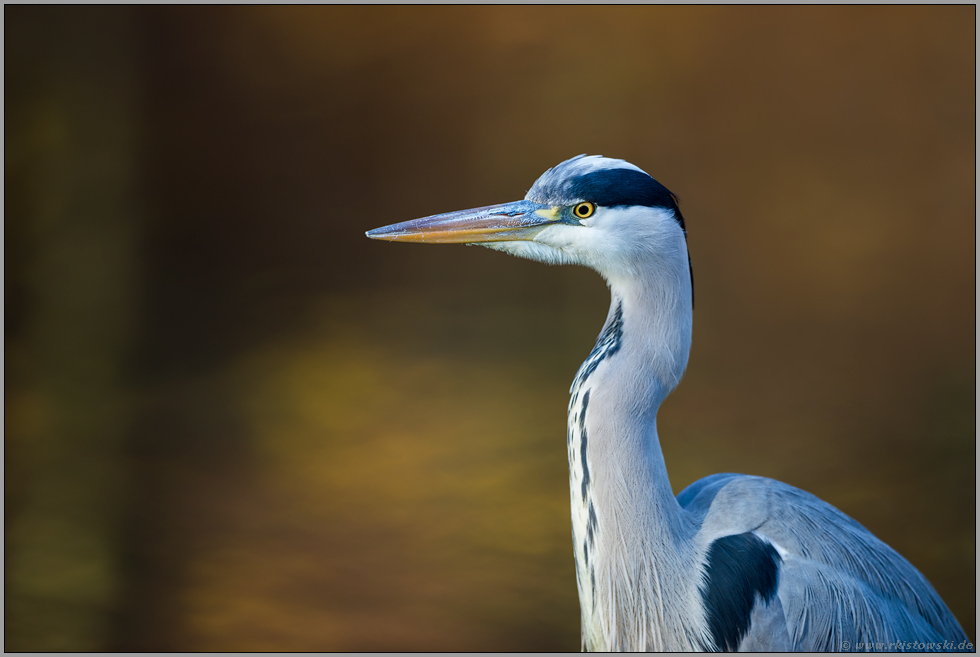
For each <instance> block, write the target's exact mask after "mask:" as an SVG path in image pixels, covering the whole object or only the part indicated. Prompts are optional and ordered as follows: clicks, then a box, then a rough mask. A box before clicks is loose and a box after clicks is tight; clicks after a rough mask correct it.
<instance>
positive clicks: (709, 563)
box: [677, 474, 965, 649]
mask: <svg viewBox="0 0 980 657" xmlns="http://www.w3.org/2000/svg"><path fill="white" fill-rule="evenodd" d="M677 499H678V503H679V504H680V505H681V507H682V508H684V509H685V510H686V511H688V513H690V514H691V516H692V517H693V519H694V520H695V522H696V523H699V529H698V531H697V536H696V538H695V541H696V543H697V544H698V545H700V549H701V550H703V555H704V563H705V578H706V589H705V592H706V594H707V592H708V591H709V590H710V587H711V583H712V581H713V580H714V581H715V586H718V587H723V588H724V589H726V590H727V589H730V588H732V586H733V584H732V583H731V582H728V581H727V580H728V578H726V576H725V574H724V573H725V569H726V568H727V569H728V570H731V566H728V565H726V564H727V562H731V561H732V560H733V559H737V560H740V563H739V564H738V565H737V568H741V569H742V570H744V571H745V573H744V574H743V575H741V578H742V579H741V585H742V587H743V588H745V587H746V586H747V587H749V590H752V591H753V592H754V593H755V594H758V595H759V597H760V598H761V600H757V601H756V602H757V603H758V602H760V601H764V600H765V598H766V595H765V592H766V591H767V590H768V589H767V583H768V581H769V580H768V577H769V574H768V572H769V571H772V572H775V574H776V576H777V578H778V584H777V587H778V597H779V600H780V602H781V607H782V610H781V611H782V612H783V613H785V615H786V625H787V627H788V628H789V629H790V633H791V635H793V640H794V643H797V644H798V645H800V644H799V642H800V641H801V640H804V639H805V637H804V635H809V636H810V638H813V637H815V636H816V634H813V633H812V632H805V631H803V630H802V629H801V628H804V627H809V628H810V629H811V630H817V629H818V626H820V627H822V626H821V622H824V621H825V622H826V624H828V625H827V628H823V629H828V628H831V627H835V628H843V627H845V626H848V625H849V624H851V625H852V626H853V628H854V630H855V631H857V632H858V633H859V634H860V633H861V632H865V633H868V632H870V634H876V635H882V636H889V635H891V633H893V632H894V631H896V630H898V629H902V630H903V632H902V633H905V631H906V630H907V632H908V633H909V634H914V635H918V636H927V635H929V634H930V633H935V636H942V637H944V638H954V637H962V636H965V635H963V631H962V629H960V627H959V625H958V624H957V622H956V620H955V618H954V617H953V615H952V614H951V613H950V612H949V610H948V608H947V607H946V606H945V604H944V603H943V601H942V600H941V599H940V597H939V595H938V594H937V593H936V592H935V590H934V589H933V588H932V586H931V585H930V584H929V582H928V580H926V578H925V577H923V576H922V574H921V573H919V571H918V570H916V569H915V567H914V566H912V564H911V563H909V562H908V561H907V560H906V559H905V558H904V557H902V556H901V555H900V554H899V553H898V552H896V551H895V550H893V549H892V548H891V547H889V546H888V545H887V544H885V543H884V542H883V541H881V540H879V539H878V538H877V537H876V536H874V535H873V534H872V533H871V532H869V531H868V530H867V529H865V528H864V527H863V526H862V525H861V524H860V523H858V522H857V521H856V520H854V519H853V518H851V517H850V516H848V515H847V514H845V513H844V512H842V511H840V510H839V509H837V508H835V507H834V506H833V505H831V504H828V503H827V502H824V501H823V500H821V499H820V498H818V497H816V496H814V495H812V494H810V493H807V492H806V491H803V490H800V489H798V488H795V487H793V486H790V485H788V484H784V483H782V482H779V481H775V480H773V479H766V478H764V477H752V476H747V475H736V474H722V475H713V476H711V477H707V478H705V479H702V480H700V481H698V482H695V483H694V484H692V485H691V486H689V487H688V488H687V489H685V490H684V491H682V492H681V493H680V494H679V495H678V496H677ZM738 537H742V538H738ZM748 537H753V538H751V539H750V538H748ZM743 543H744V545H743ZM767 549H769V550H772V552H767ZM767 555H771V556H767ZM777 557H778V558H777ZM750 567H751V568H750ZM736 588H737V586H736ZM735 594H737V591H736V593H731V592H729V593H726V595H735ZM742 595H744V594H742ZM818 600H819V601H820V602H817V601H818ZM706 602H707V600H706ZM813 604H816V605H817V607H816V608H813V607H812V605H813ZM754 606H755V607H756V610H758V607H759V605H758V604H756V605H754ZM751 609H752V608H751V607H750V608H749V610H750V611H751ZM815 609H819V610H820V612H821V613H820V614H818V615H816V616H815V615H813V613H814V610H815ZM848 609H850V610H851V611H848ZM855 609H857V610H861V609H863V610H865V612H867V613H865V612H861V613H857V612H856V611H854V610H855ZM865 616H867V617H865ZM871 628H874V629H875V631H871ZM927 629H928V631H926V630H927ZM801 632H802V633H801ZM750 634H751V633H750ZM817 634H820V635H821V636H824V638H826V636H830V635H827V634H826V633H825V632H823V630H820V631H818V632H817ZM831 634H833V633H832V632H831ZM844 634H849V633H848V632H845V633H844ZM825 635H826V636H825ZM839 638H840V637H839ZM841 640H843V639H841ZM804 643H806V641H804ZM821 645H822V644H821ZM811 647H813V646H811ZM815 649H827V647H826V646H825V647H823V648H815Z"/></svg>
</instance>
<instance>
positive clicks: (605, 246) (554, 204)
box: [367, 155, 687, 280]
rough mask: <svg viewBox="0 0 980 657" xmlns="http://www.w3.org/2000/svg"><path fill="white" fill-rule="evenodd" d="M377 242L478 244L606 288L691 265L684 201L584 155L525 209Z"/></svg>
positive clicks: (637, 173)
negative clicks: (578, 271)
mask: <svg viewBox="0 0 980 657" xmlns="http://www.w3.org/2000/svg"><path fill="white" fill-rule="evenodd" d="M367 236H368V237H370V238H372V239H381V240H391V241H398V242H436V243H449V242H455V243H464V244H479V245H480V246H485V247H488V248H491V249H496V250H498V251H504V252H507V253H510V254H513V255H516V256H521V257H524V258H530V259H532V260H538V261H541V262H546V263H550V264H579V265H585V266H587V267H591V268H592V269H595V270H596V271H598V272H599V273H600V274H602V275H603V276H604V277H605V278H606V279H607V280H611V279H612V278H618V277H619V276H622V275H626V276H628V275H630V274H633V273H635V272H636V271H637V269H638V268H640V267H642V266H644V265H649V264H650V263H651V261H654V262H655V261H656V260H657V259H658V258H659V259H665V260H666V259H670V260H673V259H674V258H675V257H677V256H682V257H683V258H684V259H685V260H686V259H687V253H686V241H685V228H684V218H683V217H682V216H681V212H680V209H679V208H678V207H677V199H676V197H675V196H674V195H673V194H671V193H670V192H669V191H668V190H667V188H666V187H664V186H663V185H661V184H660V183H658V182H657V181H656V180H654V179H653V178H652V177H651V176H650V175H649V174H647V173H646V172H644V171H643V170H641V169H640V168H638V167H636V166H634V165H632V164H630V163H628V162H625V161H623V160H615V159H611V158H605V157H601V156H585V155H579V156H577V157H573V158H572V159H570V160H566V161H564V162H562V163H561V164H559V165H558V166H556V167H554V168H552V169H549V170H548V171H546V172H545V173H544V174H542V175H541V177H540V178H538V180H537V181H536V182H535V183H534V185H533V186H532V187H531V189H530V191H528V193H527V196H525V198H524V200H523V201H516V202H513V203H503V204H501V205H491V206H487V207H482V208H475V209H472V210H462V211H458V212H449V213H446V214H440V215H435V216H432V217H425V218H423V219H415V220H413V221H406V222H403V223H400V224H394V225H391V226H385V227H383V228H376V229H374V230H371V231H368V232H367Z"/></svg>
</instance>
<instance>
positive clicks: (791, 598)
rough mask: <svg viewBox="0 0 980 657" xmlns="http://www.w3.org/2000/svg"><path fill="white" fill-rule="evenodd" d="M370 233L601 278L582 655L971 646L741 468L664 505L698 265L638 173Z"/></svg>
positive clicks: (845, 539) (853, 537) (941, 610)
mask: <svg viewBox="0 0 980 657" xmlns="http://www.w3.org/2000/svg"><path fill="white" fill-rule="evenodd" d="M367 236H368V237H370V238H373V239H381V240H392V241H402V242H442V243H444V242H456V243H466V244H479V245H481V246H486V247H489V248H491V249H496V250H499V251H504V252H506V253H510V254H513V255H517V256H521V257H524V258H530V259H532V260H538V261H541V262H546V263H551V264H579V265H585V266H587V267H590V268H592V269H594V270H595V271H596V272H598V273H599V274H600V275H601V276H602V277H603V278H604V279H605V280H606V283H607V284H608V286H609V289H610V293H611V297H612V302H611V304H610V308H609V314H608V316H607V318H606V322H605V325H604V326H603V328H602V332H601V333H600V335H599V338H598V340H597V342H596V345H595V347H594V348H593V350H592V352H591V353H590V354H589V356H588V358H587V359H586V360H585V362H584V363H583V364H582V366H581V368H580V369H579V371H578V373H577V375H576V376H575V380H574V382H573V383H572V386H571V391H570V392H571V400H570V403H569V407H568V433H567V447H568V466H569V482H570V497H571V511H572V537H573V546H574V557H575V567H576V573H577V579H578V593H579V605H580V608H581V621H582V647H583V648H584V649H588V650H708V651H717V650H722V651H728V650H806V651H817V650H819V651H837V650H843V651H848V650H922V649H927V650H930V649H931V650H944V649H947V650H948V649H972V647H973V646H972V645H970V644H968V643H967V636H966V634H965V633H964V632H963V629H962V628H961V627H960V625H959V623H958V622H957V621H956V618H955V617H954V616H953V614H952V613H951V612H950V611H949V609H948V608H947V606H946V605H945V603H944V602H943V601H942V599H941V598H940V597H939V595H938V594H937V593H936V591H935V590H934V589H933V587H932V586H931V585H930V584H929V582H928V581H927V580H926V578H925V577H923V576H922V574H921V573H919V571H918V570H916V569H915V567H914V566H912V564H910V563H909V562H908V561H907V560H906V559H905V558H904V557H902V556H901V555H900V554H898V552H896V551H895V550H893V549H892V548H891V547H889V546H888V545H886V544H885V543H883V542H882V541H881V540H879V539H878V538H876V537H875V536H874V535H873V534H872V533H871V532H869V531H868V530H867V529H865V528H864V527H863V526H861V525H860V524H858V523H857V522H856V521H854V520H852V519H851V518H850V517H848V516H847V515H845V514H844V513H842V512H841V511H839V510H838V509H836V508H835V507H833V506H831V505H830V504H828V503H826V502H824V501H822V500H820V499H818V498H817V497H815V496H813V495H811V494H809V493H806V492H804V491H802V490H799V489H797V488H794V487H792V486H789V485H787V484H784V483H781V482H778V481H775V480H772V479H766V478H763V477H756V476H749V475H741V474H716V475H712V476H709V477H706V478H704V479H701V480H700V481H697V482H695V483H693V484H691V485H690V486H688V487H687V488H686V489H685V490H683V491H682V492H681V493H680V494H679V495H677V496H676V497H675V496H674V494H673V492H672V489H671V486H670V481H669V480H668V477H667V468H666V465H665V463H664V458H663V453H662V452H661V449H660V442H659V436H658V434H657V410H658V409H659V407H660V405H661V403H662V402H663V401H664V399H665V398H666V397H667V395H668V394H669V393H670V392H671V391H672V390H673V389H674V388H675V387H676V386H677V384H678V383H679V382H680V380H681V376H682V375H683V374H684V370H685V368H686V367H687V361H688V353H689V351H690V346H691V328H692V311H693V286H692V270H691V266H690V258H689V256H688V250H687V233H686V228H685V225H684V219H683V217H682V215H681V212H680V209H679V207H678V204H677V199H676V197H675V196H674V195H673V194H672V193H671V192H669V191H668V190H667V189H666V188H665V187H664V186H663V185H661V184H660V183H658V182H657V181H656V180H654V179H653V178H652V177H651V176H649V175H648V174H647V173H646V172H644V171H643V170H641V169H640V168H638V167H636V166H634V165H632V164H629V163H628V162H625V161H623V160H616V159H610V158H604V157H600V156H584V155H580V156H578V157H574V158H572V159H570V160H567V161H565V162H562V163H561V164H559V165H558V166H556V167H554V168H552V169H549V170H548V171H546V172H545V173H544V174H543V175H542V176H541V177H540V178H538V180H537V181H536V182H535V183H534V185H533V186H532V187H531V189H530V191H529V192H528V193H527V195H526V197H525V199H524V200H523V201H517V202H513V203H505V204H502V205H494V206H489V207H483V208H476V209H472V210H463V211H459V212H450V213H448V214H441V215H436V216H432V217H426V218H423V219H416V220H413V221H407V222H404V223H400V224H395V225H392V226H386V227H383V228H377V229H375V230H372V231H369V232H368V233H367Z"/></svg>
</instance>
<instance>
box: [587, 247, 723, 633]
mask: <svg viewBox="0 0 980 657" xmlns="http://www.w3.org/2000/svg"><path fill="white" fill-rule="evenodd" d="M681 239H682V240H683V238H681ZM680 246H681V248H680V251H681V253H679V254H678V255H682V256H683V257H682V258H681V257H678V258H671V259H660V260H658V259H651V261H650V262H647V263H644V267H643V269H640V270H637V271H634V272H633V275H631V276H628V277H616V276H607V281H608V282H609V285H610V288H611V292H612V303H611V305H610V309H609V315H608V317H607V319H606V323H605V326H604V327H603V330H602V333H601V334H600V335H599V338H598V340H597V341H596V345H595V347H594V348H593V350H592V352H591V353H590V354H589V357H588V358H587V359H586V361H585V362H584V363H583V364H582V367H581V368H580V369H579V372H578V374H577V376H576V377H575V381H574V383H573V384H572V390H571V401H570V404H569V416H568V457H569V477H570V484H571V486H570V494H571V506H572V534H573V538H574V541H575V561H576V571H577V573H578V585H579V600H580V604H581V607H582V632H583V647H587V648H590V649H594V650H610V649H625V650H647V649H654V650H657V649H659V650H664V649H685V648H687V649H692V648H696V647H697V646H699V645H703V643H702V642H703V640H704V638H705V636H706V630H705V629H704V628H705V627H706V624H705V622H704V619H702V618H701V616H702V612H701V610H700V606H699V605H698V601H699V599H700V598H699V597H698V596H699V588H698V585H699V582H698V581H697V574H696V573H687V572H686V571H685V569H684V568H683V567H682V564H683V563H684V558H683V557H684V553H685V551H686V550H687V549H688V548H687V539H689V538H690V536H691V534H692V533H693V528H692V527H691V526H690V524H689V522H688V521H687V519H686V516H684V514H683V512H682V511H681V509H680V507H679V506H678V505H677V502H676V500H675V498H674V495H673V492H672V490H671V487H670V481H669V479H668V477H667V469H666V466H665V465H664V461H663V455H662V452H661V450H660V443H659V440H658V436H657V428H656V414H657V410H658V408H659V406H660V404H661V403H662V402H663V400H664V399H665V398H666V397H667V395H668V394H669V393H670V391H671V390H673V388H674V387H675V386H676V385H677V383H678V382H679V381H680V378H681V376H682V375H683V373H684V369H685V367H686V365H687V359H688V351H689V349H690V344H691V286H690V274H689V269H688V262H687V253H686V248H685V247H684V245H683V242H681V245H680Z"/></svg>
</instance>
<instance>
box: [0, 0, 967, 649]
mask: <svg viewBox="0 0 980 657" xmlns="http://www.w3.org/2000/svg"><path fill="white" fill-rule="evenodd" d="M975 11H976V10H975V8H974V7H973V6H945V7H800V8H787V7H749V8H744V7H684V8H678V7H610V8H599V7H574V8H569V7H565V8H559V7H555V8H546V7H472V8H470V7H467V8H462V7H424V8H409V7H317V8H313V7H305V8H296V7H290V8H265V7H249V8H214V7H211V8H197V7H155V8H132V7H128V8H127V7H98V8H83V7H28V6H6V7H5V8H4V55H5V60H4V73H5V85H4V89H5V103H4V109H5V113H4V115H5V124H4V134H5V149H4V155H5V169H4V171H5V178H4V184H5V187H4V189H5V195H4V216H5V222H4V382H5V394H4V405H5V406H4V408H5V412H4V430H5V441H4V455H5V466H4V475H5V488H4V491H5V538H4V547H5V553H4V554H5V561H4V568H5V586H4V602H5V625H4V639H5V648H6V649H7V650H100V649H119V650H123V649H125V650H156V651H160V650H576V649H577V648H578V646H579V638H578V631H579V629H578V624H579V619H578V602H577V594H576V588H575V580H574V573H573V561H572V555H571V546H570V530H569V520H568V506H567V499H568V489H567V470H566V463H565V447H564V440H565V439H564V434H565V430H564V422H565V408H566V404H567V398H566V395H567V389H568V385H569V382H570V381H571V379H572V377H573V375H574V373H575V371H576V369H577V367H578V365H579V363H580V362H581V360H582V359H583V358H584V357H585V355H586V354H587V353H588V352H589V350H590V348H591V346H592V344H593V340H594V339H595V336H596V334H597V333H598V331H599V329H600V327H601V324H602V321H603V319H604V317H605V313H606V310H607V305H608V298H607V291H606V289H605V287H604V285H603V283H602V281H601V280H600V279H599V278H598V276H596V275H595V274H593V273H592V272H589V271H586V270H584V269H579V268H573V267H567V268H557V267H546V266H543V265H540V264H537V263H531V262H525V261H520V260H517V259H515V258H509V257H506V256H504V255H503V254H500V253H495V252H490V251H487V250H483V249H475V248H465V247H462V246H442V247H434V246H427V245H423V246H420V245H406V244H388V243H377V242H372V241H369V240H367V239H365V238H364V236H363V234H364V231H365V230H367V229H370V228H374V227H377V226H381V225H384V224H389V223H394V222H398V221H403V220H407V219H412V218H415V217H420V216H425V215H429V214H434V213H437V212H442V211H448V210H454V209H462V208H466V207H474V206H480V205H486V204H490V203H497V202H504V201H510V200H516V199H519V198H521V197H523V195H524V192H525V190H527V189H528V188H529V187H530V185H531V183H532V182H533V181H534V179H535V178H536V177H537V176H538V175H539V174H540V173H541V172H543V171H544V170H545V169H546V168H548V167H549V166H552V165H554V164H556V163H558V162H560V161H561V160H564V159H566V158H568V157H571V156H574V155H577V154H579V153H590V154H603V155H606V156H613V157H621V158H625V159H628V160H630V161H632V162H634V163H636V164H637V165H639V166H641V167H642V168H644V169H645V170H647V171H649V172H650V173H651V174H652V175H654V176H655V177H656V178H658V179H659V180H660V181H661V182H663V183H664V184H665V185H666V186H667V187H668V188H670V189H671V190H673V191H674V192H675V193H677V194H678V195H679V196H680V199H681V206H682V209H683V211H684V214H685V217H686V219H687V225H688V229H689V241H690V249H691V254H692V259H693V263H694V274H695V276H694V278H695V288H696V298H697V305H696V309H695V324H694V325H695V333H694V347H693V351H692V356H691V360H690V367H689V369H688V373H687V375H686V378H685V380H684V382H683V383H682V385H681V386H680V388H679V389H678V390H677V392H676V393H675V394H674V395H672V396H671V398H670V399H669V400H668V401H667V403H666V404H665V406H664V408H663V409H662V411H661V415H660V428H661V435H662V437H663V447H664V451H665V456H666V459H667V463H668V467H669V469H670V473H671V483H672V485H673V487H674V489H675V490H676V491H679V490H681V489H682V488H683V487H685V486H686V485H687V484H689V483H691V482H692V481H694V480H696V479H698V478H700V477H703V476H705V475H708V474H711V473H714V472H723V471H734V472H746V473H752V474H758V475H765V476H769V477H775V478H778V479H781V480H783V481H786V482H788V483H790V484H793V485H796V486H799V487H802V488H805V489H807V490H809V491H811V492H813V493H815V494H817V495H819V496H820V497H822V498H824V499H825V500H827V501H829V502H831V503H832V504H834V505H836V506H838V507H839V508H841V509H842V510H843V511H845V512H846V513H848V514H850V515H851V516H853V517H854V518H856V519H857V520H858V521H860V522H861V523H863V524H864V525H865V526H866V527H868V528H869V529H870V530H872V531H873V532H874V533H876V534H877V535H878V536H879V537H881V538H882V539H884V540H885V541H886V542H888V543H889V544H891V545H892V546H894V547H895V548H896V549H897V550H898V551H899V552H901V553H902V554H903V555H905V556H906V557H908V558H909V559H910V560H911V561H912V563H913V564H915V565H916V566H917V567H918V568H919V569H920V570H921V571H922V572H923V573H924V574H925V575H926V576H927V577H928V578H929V579H930V581H931V582H932V583H933V584H934V585H935V587H936V589H937V590H938V591H939V593H940V594H941V595H942V596H943V598H944V599H945V600H946V601H947V603H948V604H949V606H950V607H951V609H952V610H953V611H954V613H955V614H956V615H957V617H958V618H959V620H960V622H961V623H962V624H963V626H964V628H965V629H966V630H967V632H968V633H969V634H970V636H971V637H972V636H974V632H975V613H976V606H975V595H976V567H975V547H976V540H975V537H976V520H975V518H976V515H975V514H976V504H975V492H976V491H975V488H976V465H975V459H976V447H975V439H974V436H975V434H974V427H975V419H974V418H975V410H976V405H975V392H976V386H975V356H976V352H975V311H976V305H975V279H974V271H975V270H974V267H975V253H976V251H975V240H976V224H975V210H976V208H975V186H974V180H975V139H976V133H975V111H976V106H975V65H974V58H975V49H974V44H975Z"/></svg>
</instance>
